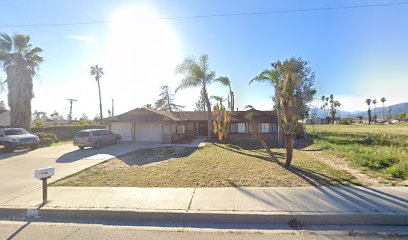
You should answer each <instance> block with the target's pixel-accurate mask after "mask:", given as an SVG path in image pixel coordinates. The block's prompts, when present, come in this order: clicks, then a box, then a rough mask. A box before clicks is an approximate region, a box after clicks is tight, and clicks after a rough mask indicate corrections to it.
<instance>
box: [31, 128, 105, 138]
mask: <svg viewBox="0 0 408 240" xmlns="http://www.w3.org/2000/svg"><path fill="white" fill-rule="evenodd" d="M92 128H105V126H102V125H81V126H74V125H63V126H51V127H34V128H31V131H32V132H33V134H36V135H38V133H48V134H49V133H52V134H54V135H55V136H56V138H58V139H60V140H72V139H73V138H74V137H75V134H76V133H77V132H79V131H81V130H85V129H92ZM48 137H50V136H48ZM50 138H52V137H50Z"/></svg>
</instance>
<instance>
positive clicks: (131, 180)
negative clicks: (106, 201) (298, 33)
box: [53, 143, 359, 187]
mask: <svg viewBox="0 0 408 240" xmlns="http://www.w3.org/2000/svg"><path fill="white" fill-rule="evenodd" d="M272 150H273V151H274V152H276V153H277V156H278V159H279V160H280V161H281V162H283V161H284V154H283V153H284V149H272ZM353 184H359V183H358V182H357V180H356V179H355V178H354V177H353V176H352V175H350V174H349V173H346V172H344V171H338V170H335V169H332V168H330V167H329V166H327V165H325V164H322V163H321V162H319V161H316V160H314V159H313V158H312V157H310V156H307V155H305V154H304V153H302V152H300V151H297V150H295V152H294V160H293V167H291V168H289V169H286V168H284V167H282V165H280V164H278V163H275V162H271V161H269V157H268V155H267V153H266V151H265V150H264V149H261V148H260V147H259V146H258V144H256V143H245V144H211V143H209V144H207V145H206V146H205V147H203V148H200V149H194V148H174V147H166V148H156V149H146V150H138V151H135V152H133V153H130V154H127V155H124V156H122V157H120V158H115V159H112V160H110V161H107V162H104V163H101V164H99V165H96V166H94V167H92V168H89V169H86V170H84V171H82V172H80V173H77V174H75V175H72V176H69V177H67V178H65V179H62V180H60V181H58V182H56V183H54V184H53V185H54V186H90V187H102V186H104V187H106V186H111V187H119V186H120V187H230V186H254V187H255V186H256V187H292V186H293V187H294V186H310V185H326V186H327V185H353Z"/></svg>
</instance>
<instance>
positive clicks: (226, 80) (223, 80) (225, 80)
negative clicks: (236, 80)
mask: <svg viewBox="0 0 408 240" xmlns="http://www.w3.org/2000/svg"><path fill="white" fill-rule="evenodd" d="M214 82H219V83H221V84H222V85H224V86H227V87H228V88H229V93H228V108H229V109H230V111H231V112H233V111H234V105H235V99H234V92H233V91H232V89H231V81H230V80H229V78H228V77H219V78H217V79H215V80H214Z"/></svg>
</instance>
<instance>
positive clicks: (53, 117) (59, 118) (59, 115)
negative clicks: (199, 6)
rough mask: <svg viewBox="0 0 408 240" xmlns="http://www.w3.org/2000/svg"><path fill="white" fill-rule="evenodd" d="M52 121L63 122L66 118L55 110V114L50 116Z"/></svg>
mask: <svg viewBox="0 0 408 240" xmlns="http://www.w3.org/2000/svg"><path fill="white" fill-rule="evenodd" d="M50 119H51V120H53V121H55V120H63V119H64V116H62V115H61V114H59V113H58V112H57V110H54V112H53V113H51V114H50Z"/></svg>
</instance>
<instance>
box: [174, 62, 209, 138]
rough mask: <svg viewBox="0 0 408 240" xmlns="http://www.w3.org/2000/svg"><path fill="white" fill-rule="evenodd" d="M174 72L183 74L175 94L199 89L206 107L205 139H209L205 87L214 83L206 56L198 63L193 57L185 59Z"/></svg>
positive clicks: (207, 99)
mask: <svg viewBox="0 0 408 240" xmlns="http://www.w3.org/2000/svg"><path fill="white" fill-rule="evenodd" d="M176 72H177V73H179V74H183V75H184V78H183V79H182V80H181V82H180V83H179V85H178V86H177V88H176V93H177V92H178V91H179V90H182V89H186V88H192V87H200V88H201V90H202V93H203V97H204V99H205V104H206V105H207V121H208V124H207V127H208V129H207V130H208V132H207V139H208V140H210V139H211V103H210V99H209V97H208V92H207V86H208V85H209V84H211V83H212V82H213V81H214V78H215V72H214V71H211V70H210V69H209V66H208V55H207V54H203V55H201V56H200V58H199V59H198V61H197V60H196V59H195V58H194V57H187V58H186V59H184V61H183V62H182V63H181V64H180V65H178V66H177V68H176Z"/></svg>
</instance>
